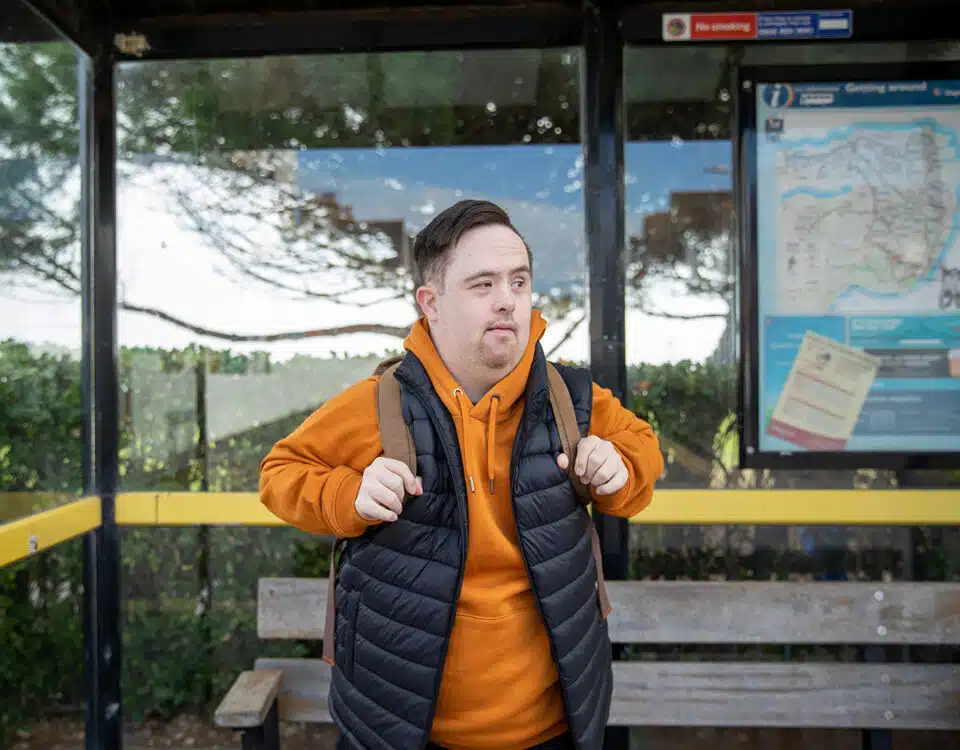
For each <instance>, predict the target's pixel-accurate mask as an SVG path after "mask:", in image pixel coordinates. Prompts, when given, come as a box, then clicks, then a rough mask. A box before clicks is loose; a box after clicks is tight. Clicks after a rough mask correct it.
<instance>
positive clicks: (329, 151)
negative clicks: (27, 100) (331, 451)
mask: <svg viewBox="0 0 960 750" xmlns="http://www.w3.org/2000/svg"><path fill="white" fill-rule="evenodd" d="M578 64H579V59H578V54H577V52H576V51H573V50H504V51H496V52H492V51H491V52H480V51H474V52H429V53H427V52H405V53H391V54H353V55H334V56H325V57H289V58H269V59H261V60H218V61H209V62H207V61H203V62H197V61H191V62H175V63H170V62H163V63H156V62H151V63H127V64H124V65H123V66H121V68H120V71H119V75H118V92H119V115H118V124H119V138H120V165H119V171H120V184H119V219H118V221H119V224H118V231H119V238H118V242H119V254H120V260H119V273H120V284H121V295H120V298H121V310H120V318H119V335H120V341H121V344H122V353H121V360H122V370H123V371H122V381H123V388H124V398H123V407H122V416H123V430H124V435H123V454H122V471H123V474H124V475H123V486H124V488H125V489H128V490H132V489H148V488H149V489H161V488H166V489H181V490H183V489H192V490H199V489H204V490H207V489H209V490H212V491H226V490H255V489H256V488H257V469H258V463H259V460H260V458H262V457H263V455H264V454H265V453H266V451H267V450H268V449H269V447H270V446H271V445H272V443H273V442H274V441H275V440H277V439H278V438H279V437H281V436H282V435H284V434H286V433H287V432H288V431H289V429H291V428H292V427H293V426H295V425H296V424H297V423H299V422H300V421H301V420H302V419H303V418H304V417H305V416H306V415H307V414H309V413H310V412H311V411H312V410H314V409H315V408H316V407H317V406H318V405H319V404H320V403H322V402H323V400H324V399H326V398H329V397H330V396H332V395H333V394H335V393H337V392H338V391H340V390H341V389H343V388H344V386H346V385H347V384H349V383H351V382H354V381H356V380H359V379H361V378H363V377H365V376H367V375H368V374H369V373H370V372H372V370H373V368H374V366H375V365H376V363H377V362H378V361H379V359H380V358H382V357H383V356H385V355H387V354H388V353H391V352H394V351H397V350H399V348H400V346H401V342H402V337H403V335H404V334H405V332H406V330H407V328H408V327H409V325H410V324H411V323H412V322H413V321H414V320H415V318H416V315H417V311H416V308H415V303H414V301H413V295H412V291H413V290H412V283H411V280H410V267H411V258H410V252H411V244H412V238H413V236H414V235H415V233H416V232H417V231H418V230H419V229H420V228H421V227H423V226H424V225H425V224H426V222H427V221H429V219H430V218H431V217H432V216H433V215H434V214H435V213H436V212H438V211H440V210H442V209H443V208H445V207H446V206H448V205H450V204H452V203H454V202H455V201H457V200H460V199H462V198H467V197H482V198H488V199H490V200H493V201H495V202H497V203H499V204H500V205H502V206H503V207H504V208H505V209H506V210H507V211H508V213H509V214H510V216H511V218H512V219H513V220H514V222H515V223H516V225H517V226H518V228H519V230H520V231H521V233H522V234H523V235H524V236H525V238H526V239H527V241H528V243H529V244H530V245H531V247H532V249H533V254H534V279H535V281H534V290H535V295H536V297H537V303H538V305H539V306H540V307H541V308H542V309H543V310H544V312H545V313H546V315H547V317H548V319H549V320H550V321H551V326H550V328H549V329H548V333H547V335H546V337H545V338H544V348H545V349H546V350H547V351H548V352H550V353H552V355H553V356H555V357H558V358H562V359H567V360H579V361H583V362H586V360H587V358H588V352H589V345H588V339H587V333H588V331H587V328H588V326H587V323H586V305H585V284H584V281H585V269H586V258H585V249H584V240H583V208H582V184H581V179H582V168H583V165H582V159H581V150H580V145H579V116H578V103H579V83H578V81H579V68H578Z"/></svg>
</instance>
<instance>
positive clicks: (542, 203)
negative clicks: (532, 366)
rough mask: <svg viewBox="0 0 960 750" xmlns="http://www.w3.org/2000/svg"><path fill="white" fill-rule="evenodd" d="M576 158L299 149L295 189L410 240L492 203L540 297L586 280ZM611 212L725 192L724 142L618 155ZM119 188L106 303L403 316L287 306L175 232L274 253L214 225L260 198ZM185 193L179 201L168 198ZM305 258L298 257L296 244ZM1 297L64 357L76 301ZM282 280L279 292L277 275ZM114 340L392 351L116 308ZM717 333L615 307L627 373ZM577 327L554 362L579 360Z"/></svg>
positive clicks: (144, 177)
mask: <svg viewBox="0 0 960 750" xmlns="http://www.w3.org/2000/svg"><path fill="white" fill-rule="evenodd" d="M580 154H581V151H580V147H579V146H539V145H537V146H534V145H525V146H502V147H451V148H406V149H403V148H394V149H382V150H377V149H340V150H323V151H303V152H299V156H298V163H297V170H296V174H297V184H298V187H299V188H301V189H303V190H312V191H316V192H325V191H330V192H334V193H336V196H337V199H338V201H339V202H340V203H341V204H349V205H352V206H353V210H354V214H355V216H356V218H358V219H361V220H384V219H397V218H402V219H404V220H405V222H406V223H407V224H409V225H410V227H411V228H412V229H414V230H415V229H418V228H420V227H422V226H423V225H424V224H425V223H426V222H427V221H429V219H430V218H431V217H432V216H433V214H434V213H435V212H437V211H439V210H442V209H443V208H444V207H445V206H446V205H449V204H450V203H453V202H455V201H456V200H459V199H460V198H463V197H484V198H488V199H491V200H493V201H495V202H497V203H500V204H501V205H503V206H504V207H505V208H506V209H507V211H508V213H509V214H510V215H511V217H512V218H513V219H514V221H515V223H516V225H517V226H518V228H519V229H520V231H521V232H522V233H523V234H524V236H525V237H526V239H527V240H528V242H529V243H530V244H531V247H532V248H533V252H534V255H535V261H536V277H537V284H538V286H539V287H540V289H541V290H542V289H546V288H549V287H554V286H562V285H571V284H572V285H576V286H578V287H581V288H582V285H583V283H584V281H585V278H586V276H585V243H584V238H583V208H582V202H583V184H582V179H583V171H582V161H581V158H580ZM625 157H626V176H625V179H626V201H627V208H626V213H627V231H628V234H637V233H640V232H642V221H643V217H644V216H645V215H646V214H647V213H649V212H652V211H661V210H664V209H665V208H666V207H667V206H668V204H669V198H670V193H671V192H672V191H675V190H725V191H726V190H730V182H731V178H730V162H731V153H730V144H729V143H727V142H719V141H694V142H686V143H685V142H681V141H679V140H677V141H674V142H644V143H628V144H627V145H626V149H625ZM124 173H125V174H128V175H130V177H128V178H124V179H122V180H121V183H120V186H119V195H118V256H119V257H118V263H119V274H120V294H121V297H122V298H123V299H126V300H128V301H130V302H132V303H135V304H138V305H148V306H154V307H157V308H159V309H162V310H164V311H165V312H167V313H169V314H172V315H175V316H178V317H182V318H185V319H188V320H190V321H192V322H194V323H197V324H199V325H203V326H205V327H207V328H212V329H220V330H226V331H240V332H256V333H274V332H277V331H289V330H300V329H312V328H320V327H327V326H333V325H342V324H346V323H357V322H371V323H384V322H387V323H390V324H392V325H404V324H407V323H409V322H412V320H413V319H414V309H413V306H412V304H410V303H409V302H407V301H405V300H396V301H392V302H389V303H384V304H381V305H375V306H371V307H365V308H357V307H352V306H344V305H338V304H335V303H332V302H329V301H327V300H316V299H313V300H304V299H296V298H293V297H292V296H291V295H281V294H278V292H277V291H276V289H274V288H272V287H268V286H265V285H263V284H261V283H258V282H255V281H253V280H252V279H249V278H243V277H241V276H240V275H238V274H237V273H236V271H235V270H234V269H233V268H232V267H231V265H230V264H229V263H228V262H226V261H225V259H224V256H223V254H222V253H220V252H218V251H217V249H216V248H215V247H214V246H213V245H212V244H211V242H210V240H209V237H207V236H205V235H204V233H202V232H197V231H195V230H193V229H191V228H190V226H189V222H188V221H187V219H186V216H187V212H188V210H189V211H190V212H193V213H195V214H197V215H198V216H199V218H200V219H201V220H202V221H207V222H213V223H214V224H217V225H218V226H219V227H220V228H221V229H222V230H224V233H225V235H226V236H227V238H228V239H229V240H230V241H231V242H235V243H236V244H237V245H238V246H239V247H241V249H242V250H243V251H244V252H246V253H249V254H250V257H252V258H260V257H264V258H268V259H269V258H275V257H278V256H277V254H278V253H279V254H280V255H281V256H282V255H283V253H284V252H286V248H287V245H285V244H284V241H283V239H282V238H281V236H280V234H279V232H278V231H276V230H275V229H274V228H272V227H271V226H270V222H260V223H257V222H250V221H245V222H244V221H242V220H237V219H225V218H224V217H225V216H235V215H236V214H235V212H237V211H240V212H242V211H243V210H245V207H246V206H249V205H251V204H253V203H258V202H259V203H260V204H261V205H263V206H265V207H266V210H268V211H271V210H273V209H272V207H276V206H277V199H276V197H275V196H274V195H272V194H268V193H264V192H263V191H260V192H257V191H255V190H252V191H250V192H249V193H239V194H236V192H235V191H234V194H230V195H228V194H227V191H225V190H220V189H218V187H219V185H218V182H217V178H216V176H215V175H213V176H212V175H209V174H205V173H203V172H202V171H200V170H198V169H197V168H193V167H189V166H183V165H178V166H173V165H155V166H154V167H152V168H148V169H144V168H142V167H139V168H134V167H132V166H131V165H129V164H126V165H124ZM78 191H79V182H78V181H77V180H76V179H73V180H72V181H68V182H67V183H65V184H64V185H63V186H62V189H61V191H60V192H59V193H55V194H53V195H50V196H48V202H49V203H50V204H51V205H56V206H60V207H62V206H66V205H68V203H69V199H70V198H72V197H75V196H76V195H78ZM177 194H182V195H185V196H187V200H186V202H185V203H183V202H180V203H178V201H177V200H175V198H174V196H175V195H177ZM306 249H307V250H309V248H306ZM9 281H10V280H9V278H8V279H6V280H5V281H4V282H3V285H2V286H0V339H6V338H16V339H19V340H26V341H30V342H32V343H35V344H37V345H42V346H48V347H62V348H66V349H70V350H72V351H77V350H78V349H79V342H80V328H79V312H80V310H79V301H78V300H76V299H64V298H63V297H62V296H58V295H52V294H51V293H50V291H49V290H44V289H28V288H26V287H24V286H23V285H22V284H21V285H18V286H15V287H13V288H11V287H10V284H9ZM286 281H291V279H290V278H287V279H286ZM292 281H294V282H297V283H299V282H300V281H302V282H303V283H304V284H306V283H309V284H310V285H311V286H312V288H315V289H328V290H329V289H336V288H337V286H336V285H337V284H338V283H340V282H338V281H337V280H330V279H329V278H328V277H323V278H312V279H299V278H294V279H292ZM652 302H653V304H655V305H656V306H658V307H660V308H661V309H665V310H668V311H671V312H680V313H687V314H689V313H702V312H716V311H718V310H719V311H721V312H722V311H723V308H722V306H721V307H719V308H718V306H717V305H716V303H707V302H705V301H704V300H701V299H695V298H691V297H689V296H680V297H678V296H676V295H675V294H674V293H673V292H672V290H669V289H667V288H663V289H660V288H657V289H655V290H654V292H653V295H652ZM550 323H551V326H550V328H549V329H548V334H547V336H546V337H545V339H544V345H545V347H546V348H547V349H551V348H552V347H553V345H554V344H555V343H556V342H557V341H558V340H559V339H560V338H561V337H562V335H563V332H564V325H563V321H550ZM118 326H119V328H118V335H119V340H120V343H121V345H124V346H135V345H136V346H156V347H182V346H185V345H188V344H190V343H194V342H196V343H205V344H207V345H210V346H214V347H217V348H232V349H233V350H234V351H253V350H262V351H264V350H265V351H269V352H270V353H271V355H272V356H273V357H274V359H276V360H285V359H289V358H290V357H292V356H295V355H297V354H309V355H314V356H327V355H329V353H330V352H337V353H340V354H368V353H379V352H382V351H386V350H387V349H389V348H391V347H394V346H396V345H397V343H398V342H397V340H396V339H394V338H391V337H389V336H383V335H376V334H357V335H351V336H340V337H325V338H312V339H301V340H296V341H286V342H279V343H275V344H270V345H265V344H260V343H254V344H231V343H228V342H224V341H219V340H216V339H212V338H201V337H198V336H197V335H196V334H194V333H192V332H188V331H184V330H183V329H181V328H178V327H176V326H174V325H172V324H170V323H167V322H164V321H162V320H159V319H156V318H152V317H149V316H145V315H141V314H137V313H129V312H122V313H121V314H120V317H119V324H118ZM724 327H725V321H724V320H722V319H710V320H707V321H702V320H698V321H677V320H668V319H665V318H660V317H650V316H646V315H643V314H641V313H639V312H637V311H630V312H629V313H628V320H627V338H628V342H627V357H628V360H629V361H630V362H640V361H644V362H650V363H662V362H669V361H677V360H680V359H686V358H689V359H693V360H703V359H705V358H706V357H707V356H709V355H710V354H711V352H712V351H713V350H714V348H715V347H716V345H717V342H718V340H719V338H720V336H721V334H722V332H723V329H724ZM588 352H589V339H588V329H587V326H585V325H582V326H580V328H579V329H578V330H577V332H576V333H575V334H574V335H573V336H571V337H570V338H569V340H567V341H566V343H564V344H563V346H562V347H561V348H560V349H559V350H558V351H557V352H556V356H559V357H564V358H569V359H580V360H585V359H586V358H587V356H588Z"/></svg>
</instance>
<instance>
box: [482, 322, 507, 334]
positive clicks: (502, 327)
mask: <svg viewBox="0 0 960 750" xmlns="http://www.w3.org/2000/svg"><path fill="white" fill-rule="evenodd" d="M487 330H490V331H510V332H511V333H513V326H512V325H508V324H507V323H503V324H501V325H495V326H491V327H490V328H489V329H487Z"/></svg>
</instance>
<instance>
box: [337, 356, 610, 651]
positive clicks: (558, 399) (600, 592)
mask: <svg viewBox="0 0 960 750" xmlns="http://www.w3.org/2000/svg"><path fill="white" fill-rule="evenodd" d="M403 356H404V355H402V354H401V355H397V356H395V357H390V358H388V359H385V360H383V361H382V362H381V363H380V364H379V365H377V367H376V369H374V371H373V374H374V375H375V376H377V377H379V378H380V379H379V380H378V381H377V425H378V427H379V429H380V442H381V443H382V444H383V455H384V456H385V457H386V458H392V459H395V460H397V461H402V462H403V463H404V464H406V465H407V467H408V468H409V469H410V471H411V472H412V473H413V475H414V476H416V475H417V450H416V446H415V445H414V443H413V436H412V435H411V434H410V430H409V428H408V427H407V423H406V421H404V419H403V411H402V405H401V395H400V383H399V382H398V381H397V379H396V377H395V373H396V370H397V368H398V367H399V366H400V363H401V362H402V361H403ZM547 385H548V387H549V391H550V406H551V407H552V408H553V415H554V418H555V419H556V421H557V428H558V430H557V431H558V432H559V433H560V444H561V446H562V448H563V452H564V453H565V454H566V456H567V461H568V468H567V473H568V475H569V477H570V482H571V483H572V484H573V488H574V490H575V491H576V493H577V498H578V499H579V500H580V502H581V503H582V504H583V505H584V507H586V508H589V505H590V503H591V502H592V498H591V497H590V490H589V489H588V488H587V487H586V486H585V485H584V484H583V482H581V481H580V478H579V477H578V476H577V475H576V472H575V471H574V461H576V456H577V445H578V444H579V443H580V428H579V426H578V425H577V417H576V414H575V412H574V409H573V401H572V400H571V398H570V391H569V390H568V389H567V384H566V383H565V382H564V380H563V376H562V375H561V374H560V371H559V370H558V369H557V368H556V367H554V366H553V364H552V363H550V362H547ZM587 524H588V528H589V529H590V543H591V546H592V548H593V559H594V563H595V567H596V569H597V583H596V588H597V597H598V599H599V601H600V613H601V616H602V617H603V618H604V619H606V617H607V615H608V614H610V610H611V609H612V607H611V605H610V596H609V594H608V592H607V586H606V582H605V581H604V578H603V559H602V556H601V552H600V537H599V536H598V534H597V526H596V524H595V523H594V521H593V516H592V515H590V513H587ZM335 558H336V551H335V550H334V552H333V553H332V554H331V555H330V581H329V589H328V591H327V611H326V625H325V627H324V637H323V652H324V657H323V658H324V660H325V661H328V662H329V663H330V664H333V636H332V634H333V628H334V623H335V622H336V615H335V607H334V601H333V597H334V590H335V582H334V579H335V577H336V567H335ZM328 644H329V652H328Z"/></svg>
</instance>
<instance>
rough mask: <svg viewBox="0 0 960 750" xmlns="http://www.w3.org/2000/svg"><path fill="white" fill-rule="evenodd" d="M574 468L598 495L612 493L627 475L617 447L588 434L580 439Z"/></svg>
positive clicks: (624, 481)
mask: <svg viewBox="0 0 960 750" xmlns="http://www.w3.org/2000/svg"><path fill="white" fill-rule="evenodd" d="M558 463H559V461H558ZM574 470H575V471H576V473H577V476H579V477H580V481H582V482H583V483H584V484H586V485H590V486H592V487H594V488H596V492H597V494H598V495H612V494H613V493H615V492H617V491H619V490H620V489H621V488H623V486H624V485H625V484H626V483H627V479H628V478H629V475H628V473H627V468H626V466H625V465H624V463H623V459H622V458H621V457H620V454H619V453H617V449H616V448H614V447H613V443H611V442H609V441H608V440H601V439H600V438H598V437H597V436H596V435H590V436H589V437H586V438H584V439H583V440H581V441H580V445H579V446H578V448H577V460H576V463H575V464H574Z"/></svg>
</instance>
